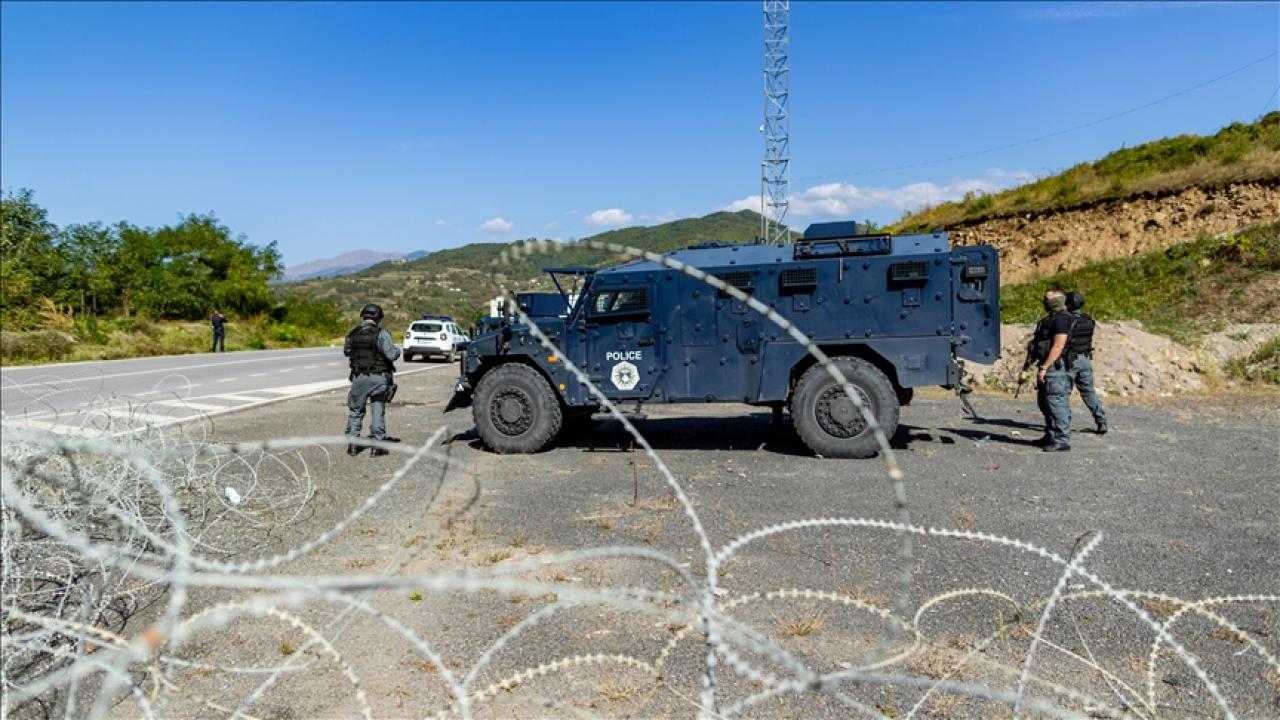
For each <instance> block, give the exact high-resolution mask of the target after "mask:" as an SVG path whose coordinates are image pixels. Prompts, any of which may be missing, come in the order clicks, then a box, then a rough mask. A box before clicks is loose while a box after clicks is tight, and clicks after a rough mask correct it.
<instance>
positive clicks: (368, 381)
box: [342, 303, 400, 456]
mask: <svg viewBox="0 0 1280 720" xmlns="http://www.w3.org/2000/svg"><path fill="white" fill-rule="evenodd" d="M380 322H382V308H381V307H379V306H378V305H374V304H373V303H369V304H368V305H365V306H364V308H363V309H361V310H360V324H359V325H357V326H356V327H354V328H352V329H351V332H349V333H347V339H346V342H345V343H343V346H342V354H344V355H346V356H347V358H348V359H349V360H350V362H351V391H350V392H348V393H347V410H348V411H349V412H348V413H347V437H349V438H358V437H360V428H361V426H362V425H364V406H365V403H368V404H369V406H370V408H371V410H372V412H371V417H370V418H369V437H371V438H373V439H374V440H382V441H385V442H400V438H394V437H388V436H387V424H386V414H385V407H386V402H387V400H388V399H390V398H389V396H390V395H393V394H394V393H395V390H394V388H395V383H394V381H393V380H394V373H395V371H396V366H395V365H394V364H393V363H394V361H395V360H397V359H399V358H400V348H399V347H397V346H396V344H395V342H393V341H392V340H391V333H389V332H387V331H386V330H383V329H382V328H380V327H378V323H380ZM362 450H364V446H361V445H357V444H355V443H348V444H347V454H348V455H358V454H359V453H360V451H362ZM388 452H390V451H388V450H385V449H383V448H373V450H371V451H370V452H369V454H370V455H373V456H379V455H386V454H387V453H388Z"/></svg>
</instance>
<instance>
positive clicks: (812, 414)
mask: <svg viewBox="0 0 1280 720" xmlns="http://www.w3.org/2000/svg"><path fill="white" fill-rule="evenodd" d="M831 362H832V364H834V365H835V366H836V367H838V368H840V371H841V372H842V373H844V376H845V377H846V378H847V379H848V380H849V384H851V385H852V386H853V389H854V390H855V391H856V392H857V393H858V397H859V399H860V400H861V401H862V403H863V404H864V405H867V406H869V407H870V408H871V415H872V417H874V418H875V419H876V423H877V424H879V426H880V428H881V429H882V430H883V431H884V434H885V437H890V438H891V437H893V434H894V433H895V432H896V431H897V429H898V394H897V392H896V391H895V390H894V389H893V384H892V383H890V382H889V378H887V377H885V376H884V373H882V372H880V370H879V368H877V367H876V366H875V365H872V364H871V363H869V362H867V361H866V360H862V359H861V358H854V357H837V358H832V360H831ZM791 420H792V423H793V424H794V425H795V429H796V433H797V434H798V435H799V436H800V439H801V440H802V441H804V444H805V445H808V446H809V449H810V450H812V451H814V452H815V453H817V454H819V455H822V456H823V457H838V458H869V457H873V456H875V454H876V453H877V452H879V451H880V445H879V443H877V442H876V438H875V435H874V434H873V433H872V432H871V428H870V425H869V424H868V423H867V420H866V418H865V417H864V416H863V413H862V411H861V410H859V409H858V408H857V407H856V406H854V404H853V401H852V400H850V399H849V396H848V395H847V394H846V393H845V391H844V389H843V388H841V387H840V386H839V385H837V384H836V381H835V379H834V378H832V377H831V375H830V373H828V372H827V370H826V369H825V368H824V367H822V366H821V365H814V366H813V367H811V368H809V369H808V370H806V371H805V373H804V375H802V376H801V377H800V381H799V382H798V383H796V389H795V392H794V393H793V394H792V396H791Z"/></svg>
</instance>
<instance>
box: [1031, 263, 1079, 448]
mask: <svg viewBox="0 0 1280 720" xmlns="http://www.w3.org/2000/svg"><path fill="white" fill-rule="evenodd" d="M1044 311H1045V316H1044V317H1043V318H1041V319H1040V322H1038V323H1036V330H1035V334H1034V335H1033V336H1032V339H1031V352H1030V356H1031V358H1032V359H1033V360H1034V362H1035V364H1036V365H1037V366H1038V367H1037V370H1036V403H1037V404H1038V405H1039V406H1040V412H1041V414H1043V415H1044V430H1045V434H1044V437H1043V438H1041V439H1040V442H1039V444H1041V445H1043V446H1044V448H1043V449H1044V451H1045V452H1066V451H1067V450H1070V449H1071V406H1070V399H1071V376H1070V375H1068V374H1067V355H1066V350H1067V340H1068V339H1069V337H1070V335H1071V319H1072V316H1071V313H1069V312H1067V299H1066V296H1065V295H1064V294H1063V293H1062V291H1061V290H1058V289H1056V288H1055V289H1053V290H1049V291H1048V292H1046V293H1045V294H1044Z"/></svg>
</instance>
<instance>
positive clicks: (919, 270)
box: [889, 260, 929, 283]
mask: <svg viewBox="0 0 1280 720" xmlns="http://www.w3.org/2000/svg"><path fill="white" fill-rule="evenodd" d="M928 280H929V263H927V262H923V261H920V260H908V261H906V262H899V263H894V264H892V265H890V266H889V281H890V282H895V283H923V282H927V281H928Z"/></svg>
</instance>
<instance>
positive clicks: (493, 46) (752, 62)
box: [0, 2, 1280, 264]
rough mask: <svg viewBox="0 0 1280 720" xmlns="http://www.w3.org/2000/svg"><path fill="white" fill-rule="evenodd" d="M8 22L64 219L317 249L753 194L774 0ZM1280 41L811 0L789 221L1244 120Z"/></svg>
mask: <svg viewBox="0 0 1280 720" xmlns="http://www.w3.org/2000/svg"><path fill="white" fill-rule="evenodd" d="M0 20H2V21H3V23H2V33H3V34H2V36H0V39H2V43H0V60H2V63H3V64H2V66H0V81H2V82H0V148H2V150H3V152H0V184H3V186H4V188H5V189H9V190H12V189H16V188H22V187H29V188H31V189H33V190H35V192H36V198H37V201H38V202H40V203H41V204H42V205H44V206H45V207H46V208H48V210H49V212H50V216H51V218H52V219H53V220H54V221H55V222H57V223H59V224H65V223H72V222H87V221H92V220H101V221H106V222H114V221H117V220H129V221H130V222H134V223H137V224H143V225H158V224H164V223H169V222H172V221H174V220H175V219H176V218H177V217H178V215H179V214H181V213H188V212H210V211H212V212H214V213H216V214H217V215H218V217H219V218H220V219H221V220H222V221H224V222H225V223H227V224H228V225H229V226H230V227H231V228H232V229H233V230H235V231H237V232H242V233H245V234H246V235H247V236H248V238H249V239H250V240H251V241H252V242H255V243H266V242H270V241H276V242H277V243H278V246H279V248H280V250H281V252H282V254H283V255H284V259H285V261H286V263H287V264H297V263H301V262H304V261H307V260H311V259H315V258H319V257H326V256H330V255H336V254H338V253H341V252H344V251H347V250H351V249H357V248H368V249H375V250H389V251H397V250H398V251H410V250H415V249H429V250H434V249H440V248H444V247H452V246H456V245H460V244H463V243H467V242H475V241H483V240H513V239H517V238H522V237H532V236H538V237H553V238H564V239H567V238H575V237H585V236H588V235H591V234H594V233H596V232H599V231H600V230H603V229H608V228H609V227H615V226H618V225H623V224H625V225H631V224H651V223H655V222H660V221H662V220H665V219H668V218H675V217H686V216H698V215H703V214H706V213H708V212H712V211H714V210H717V209H720V208H725V207H744V206H749V207H753V208H754V207H758V204H757V203H758V201H757V200H754V199H753V196H755V195H756V194H757V193H758V192H759V167H760V157H761V151H762V149H761V148H762V139H761V136H760V132H759V126H760V123H761V113H762V106H763V102H762V95H761V93H762V84H763V80H762V75H761V70H762V42H763V37H762V29H761V26H762V15H761V7H760V4H759V3H755V2H751V3H733V2H724V3H706V4H693V3H670V4H667V3H636V4H590V3H569V4H551V3H548V4H536V3H529V4H465V3H448V4H428V3H407V2H405V3H386V4H359V5H356V4H343V3H316V4H311V3H302V2H296V3H281V4H270V3H257V2H254V3H230V2H225V3H207V4H197V3H172V4H167V3H160V2H147V3H138V4H126V3H101V4H75V3H65V2H58V3H50V4H39V3H28V2H5V3H3V5H2V6H0ZM1278 48H1280V4H1277V3H1273V2H1267V3H1243V4H1211V3H1116V4H1095V3H1033V4H1019V3H988V4H959V3H956V4H952V3H914V4H911V3H906V4H896V3H850V4H836V3H807V2H795V3H793V4H792V8H791V91H792V96H791V112H792V119H791V134H792V171H791V175H792V191H793V193H794V194H795V211H793V214H792V218H791V220H792V224H793V225H795V226H797V227H803V226H805V225H807V224H808V223H809V222H812V221H817V220H827V219H840V218H850V217H856V218H872V219H875V220H879V221H887V220H892V219H895V218H897V217H899V216H900V215H901V214H902V212H903V210H904V209H905V208H910V207H914V206H917V205H919V204H921V203H924V202H937V201H939V200H942V199H947V198H951V197H954V196H956V195H958V194H961V193H963V192H964V191H965V190H968V189H977V190H987V189H994V188H998V187H1005V186H1008V185H1011V184H1015V183H1016V182H1018V181H1019V180H1020V179H1023V178H1025V177H1027V176H1029V175H1037V174H1046V173H1050V172H1054V171H1057V170H1060V169H1063V168H1065V167H1068V166H1070V165H1073V164H1075V163H1077V162H1080V161H1084V160H1089V159H1094V158H1096V157H1098V156H1100V155H1102V154H1105V153H1106V152H1108V151H1110V150H1112V149H1115V148H1117V147H1119V146H1121V145H1123V144H1129V145H1132V144H1135V143H1139V142H1143V141H1146V140H1150V139H1153V138H1158V137H1163V136H1167V135H1174V134H1178V133H1184V132H1195V133H1210V132H1213V131H1215V130H1217V129H1218V128H1220V127H1221V126H1223V125H1225V124H1227V123H1230V122H1232V121H1237V120H1241V121H1249V120H1252V119H1254V118H1255V117H1257V116H1258V115H1259V114H1260V113H1261V112H1262V111H1263V110H1264V108H1266V109H1271V110H1274V109H1276V108H1277V98H1276V97H1275V95H1274V92H1275V91H1276V89H1277V88H1278V87H1280V59H1277V57H1276V56H1275V55H1274V53H1276V51H1277V49H1278ZM1268 54H1273V55H1272V57H1270V58H1268V59H1266V60H1264V61H1262V62H1259V63H1257V64H1255V65H1253V66H1252V67H1249V68H1247V69H1245V70H1242V71H1240V72H1237V73H1235V74H1233V75H1231V76H1230V77H1228V78H1225V79H1222V80H1219V81H1217V82H1214V83H1212V84H1210V85H1208V86H1206V87H1203V88H1200V89H1197V90H1193V91H1191V92H1188V93H1186V94H1183V95H1181V96H1179V97H1176V98H1173V99H1171V100H1168V101H1166V102H1163V103H1160V104H1158V105H1155V106H1153V107H1150V108H1147V109H1143V110H1139V111H1136V112H1133V113H1130V114H1127V115H1123V116H1122V117H1119V118H1115V119H1112V120H1108V121H1106V122H1101V123H1098V124H1095V125H1091V126H1089V127H1086V128H1083V129H1080V130H1076V131H1073V132H1069V133H1065V134H1061V135H1057V136H1054V137H1051V138H1049V139H1046V140H1042V141H1038V142H1031V143H1026V144H1020V145H1018V146H1016V147H1012V148H1007V149H1003V150H998V151H995V152H989V153H984V154H977V155H974V154H971V153H973V152H975V151H981V150H984V149H988V148H992V147H995V146H1001V145H1006V144H1009V143H1017V142H1019V141H1022V140H1026V139H1030V138H1035V137H1040V136H1042V135H1046V134H1051V133H1054V132H1056V131H1059V130H1062V129H1065V128H1071V127H1074V126H1077V125H1081V124H1085V123H1090V122H1092V121H1095V120H1098V119H1100V118H1104V117H1107V116H1110V115H1113V114H1115V113H1119V112H1122V111H1124V110H1127V109H1130V108H1134V107H1136V106H1139V105H1142V104H1144V103H1147V102H1150V101H1153V100H1157V99H1160V98H1163V97H1165V96H1168V95H1171V94H1174V93H1178V92H1180V91H1183V90H1186V89H1188V88H1190V87H1192V86H1195V85H1197V84H1199V83H1202V82H1205V81H1208V80H1211V79H1213V78H1216V77H1218V76H1220V75H1222V74H1224V73H1227V72H1229V71H1232V70H1234V69H1237V68H1240V67H1241V66H1244V65H1246V64H1248V63H1250V62H1253V61H1255V60H1259V59H1260V58H1263V57H1265V56H1267V55H1268ZM957 155H967V157H962V158H958V159H952V160H946V158H954V157H955V156H957ZM903 166H908V167H903ZM892 168H898V169H892Z"/></svg>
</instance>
